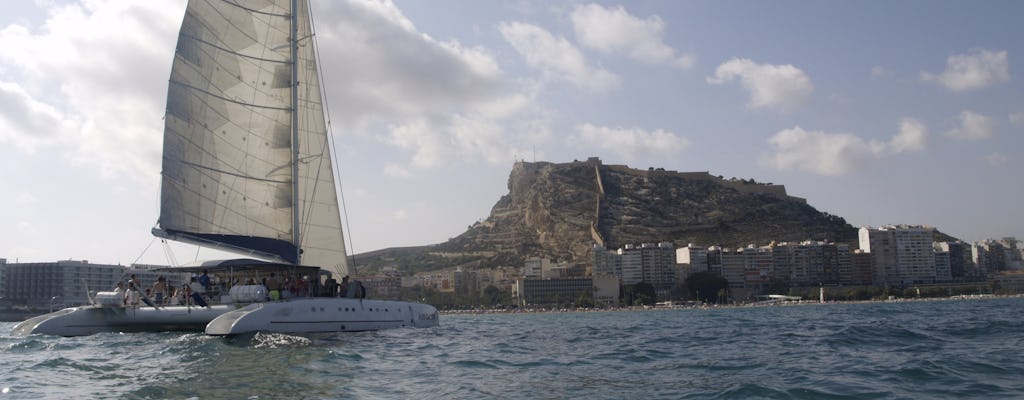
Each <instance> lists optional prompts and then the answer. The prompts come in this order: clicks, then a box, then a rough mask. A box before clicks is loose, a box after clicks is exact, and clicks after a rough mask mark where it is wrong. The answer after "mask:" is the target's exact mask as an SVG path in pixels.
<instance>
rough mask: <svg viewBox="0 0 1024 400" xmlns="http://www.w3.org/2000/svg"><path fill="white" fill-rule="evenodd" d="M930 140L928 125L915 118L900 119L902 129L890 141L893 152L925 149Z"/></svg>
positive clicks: (890, 148)
mask: <svg viewBox="0 0 1024 400" xmlns="http://www.w3.org/2000/svg"><path fill="white" fill-rule="evenodd" d="M927 140H928V127H926V126H925V125H924V124H923V123H921V121H918V120H916V119H913V118H904V119H903V120H902V121H900V131H899V132H898V133H897V134H896V136H893V138H892V140H891V141H889V150H890V151H891V152H893V153H902V152H905V151H921V150H924V148H925V144H926V142H927Z"/></svg>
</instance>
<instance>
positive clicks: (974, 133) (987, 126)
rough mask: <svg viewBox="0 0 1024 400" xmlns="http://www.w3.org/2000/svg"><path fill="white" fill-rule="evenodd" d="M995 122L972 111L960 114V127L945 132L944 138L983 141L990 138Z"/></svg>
mask: <svg viewBox="0 0 1024 400" xmlns="http://www.w3.org/2000/svg"><path fill="white" fill-rule="evenodd" d="M994 128H995V121H993V120H992V118H991V117H987V116H984V115H981V114H978V113H975V112H973V111H963V112H961V113H960V126H958V127H956V128H953V129H952V130H950V131H948V132H946V136H949V137H952V138H955V139H960V140H984V139H988V138H990V137H992V130H993V129H994Z"/></svg>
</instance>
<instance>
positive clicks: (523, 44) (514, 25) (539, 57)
mask: <svg viewBox="0 0 1024 400" xmlns="http://www.w3.org/2000/svg"><path fill="white" fill-rule="evenodd" d="M498 30H499V31H500V32H501V35H502V36H503V37H504V38H505V41H507V42H508V43H509V44H510V45H512V47H513V48H515V49H516V51H517V52H519V54H520V55H522V56H523V58H524V59H525V60H526V64H527V65H529V66H530V67H532V68H536V69H539V70H540V71H541V72H543V73H544V75H545V76H546V77H547V78H549V79H557V80H565V81H568V82H569V83H572V84H573V85H576V86H578V87H580V88H584V89H587V90H591V91H595V92H603V91H607V90H610V89H614V88H616V87H618V86H619V81H620V79H619V77H618V76H616V75H615V74H613V73H611V72H608V71H606V70H604V69H603V68H600V67H593V66H591V65H590V63H589V62H587V59H586V57H584V56H583V53H582V52H580V50H579V49H577V48H576V46H573V45H572V43H569V41H568V40H566V39H565V38H563V37H555V36H554V35H552V34H551V33H550V32H548V31H546V30H544V28H541V27H538V26H536V25H531V24H527V23H523V22H502V23H501V24H499V25H498Z"/></svg>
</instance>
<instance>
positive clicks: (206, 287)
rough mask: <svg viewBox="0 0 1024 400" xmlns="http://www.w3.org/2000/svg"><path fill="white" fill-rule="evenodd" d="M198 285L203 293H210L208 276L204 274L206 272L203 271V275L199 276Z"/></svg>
mask: <svg viewBox="0 0 1024 400" xmlns="http://www.w3.org/2000/svg"><path fill="white" fill-rule="evenodd" d="M199 284H200V285H203V293H206V292H209V291H210V276H209V275H207V274H206V270H205V269H204V270H203V274H202V275H200V276H199Z"/></svg>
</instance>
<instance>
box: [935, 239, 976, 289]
mask: <svg viewBox="0 0 1024 400" xmlns="http://www.w3.org/2000/svg"><path fill="white" fill-rule="evenodd" d="M934 248H935V251H944V252H947V253H949V275H950V279H951V280H954V281H963V280H965V278H966V277H967V276H969V275H970V273H969V272H970V270H972V269H973V268H974V266H973V264H974V261H972V260H971V247H970V245H968V244H966V243H964V242H936V243H935V244H934Z"/></svg>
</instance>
